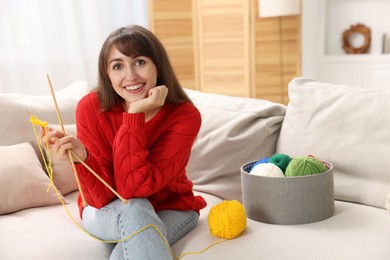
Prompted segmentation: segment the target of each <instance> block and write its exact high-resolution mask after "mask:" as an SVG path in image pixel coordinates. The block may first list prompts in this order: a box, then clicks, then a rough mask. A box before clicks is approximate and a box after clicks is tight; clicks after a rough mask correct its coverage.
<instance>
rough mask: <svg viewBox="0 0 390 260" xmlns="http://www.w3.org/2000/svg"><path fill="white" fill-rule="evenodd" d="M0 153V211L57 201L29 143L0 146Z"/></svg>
mask: <svg viewBox="0 0 390 260" xmlns="http://www.w3.org/2000/svg"><path fill="white" fill-rule="evenodd" d="M0 154H1V157H0V214H5V213H10V212H14V211H18V210H22V209H26V208H32V207H40V206H47V205H53V204H58V203H59V202H60V201H59V198H58V197H57V194H56V192H55V190H54V189H53V188H51V189H50V190H49V191H47V189H48V187H49V184H50V180H49V178H48V177H47V175H46V173H45V172H44V171H43V169H42V166H41V164H40V162H39V160H38V158H37V156H36V154H35V151H34V149H33V147H32V146H31V144H29V143H20V144H16V145H11V146H0ZM60 196H61V195H60Z"/></svg>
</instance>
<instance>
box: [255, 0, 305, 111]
mask: <svg viewBox="0 0 390 260" xmlns="http://www.w3.org/2000/svg"><path fill="white" fill-rule="evenodd" d="M252 1H253V5H254V6H255V9H256V12H257V10H258V4H257V2H258V1H257V0H252ZM279 22H280V24H279ZM254 23H255V31H256V34H255V35H256V36H255V49H256V62H255V70H256V73H255V74H256V80H255V82H256V83H255V85H256V86H255V88H256V90H255V93H256V94H255V96H254V97H256V98H262V99H268V100H271V101H274V102H279V103H284V104H287V103H288V83H289V82H290V81H291V79H293V78H294V77H296V76H299V75H300V16H299V15H294V16H284V17H280V18H279V17H270V18H260V17H258V15H256V16H254ZM279 26H281V31H279V28H280V27H279ZM279 32H281V34H279ZM280 37H281V42H280ZM281 44H282V45H281ZM281 52H282V53H281ZM281 55H282V56H281Z"/></svg>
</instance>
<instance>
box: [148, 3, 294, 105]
mask: <svg viewBox="0 0 390 260" xmlns="http://www.w3.org/2000/svg"><path fill="white" fill-rule="evenodd" d="M149 4H150V11H149V15H150V28H151V29H152V31H154V32H155V34H156V35H157V36H158V37H159V38H160V39H161V41H162V42H163V44H164V46H165V47H166V49H167V51H168V53H169V55H170V57H171V59H172V63H173V66H174V68H175V70H176V72H177V74H178V77H179V80H180V81H181V83H182V85H183V86H185V87H188V88H192V89H197V90H201V91H204V92H212V93H220V94H227V95H233V96H243V97H253V98H262V99H268V100H271V101H275V102H281V103H286V102H287V101H288V99H287V84H288V82H289V81H290V80H291V79H292V78H293V77H295V76H298V75H299V74H300V41H299V35H300V34H299V31H300V17H299V16H288V17H282V18H259V17H258V0H152V1H149ZM279 22H281V25H282V31H281V34H279ZM281 35H282V36H283V37H282V41H281V44H279V39H280V38H279V36H281ZM281 50H282V51H283V52H282V53H281ZM281 55H282V57H281ZM281 58H282V59H281ZM281 60H282V61H283V66H281V63H280V62H281ZM281 73H282V74H281Z"/></svg>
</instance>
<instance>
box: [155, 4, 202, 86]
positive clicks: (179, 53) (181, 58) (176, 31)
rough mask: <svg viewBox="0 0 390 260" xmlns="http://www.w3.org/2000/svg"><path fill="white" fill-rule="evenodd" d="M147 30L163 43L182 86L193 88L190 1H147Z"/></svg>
mask: <svg viewBox="0 0 390 260" xmlns="http://www.w3.org/2000/svg"><path fill="white" fill-rule="evenodd" d="M149 21H150V22H149V24H150V29H151V30H152V31H153V32H154V33H155V34H156V35H157V37H158V38H159V39H160V41H161V42H162V43H163V44H164V46H165V49H166V50H167V52H168V55H169V57H170V58H171V62H172V65H173V67H174V69H175V72H176V74H177V77H178V79H179V81H180V83H181V85H182V86H183V87H186V88H191V89H197V88H198V85H199V84H198V82H197V77H196V68H195V56H194V55H195V53H194V50H195V46H194V44H195V42H194V35H193V7H192V0H150V1H149Z"/></svg>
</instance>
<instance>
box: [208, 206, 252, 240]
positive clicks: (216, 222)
mask: <svg viewBox="0 0 390 260" xmlns="http://www.w3.org/2000/svg"><path fill="white" fill-rule="evenodd" d="M208 224H209V229H210V233H211V234H212V235H214V236H217V237H220V238H224V239H233V238H236V237H238V236H239V235H240V234H241V233H242V232H243V231H244V230H245V228H246V213H245V208H244V206H243V205H242V204H241V203H240V202H239V201H237V200H229V201H227V200H225V201H223V202H221V203H219V204H217V205H215V206H213V207H212V208H211V209H210V212H209V216H208Z"/></svg>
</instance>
